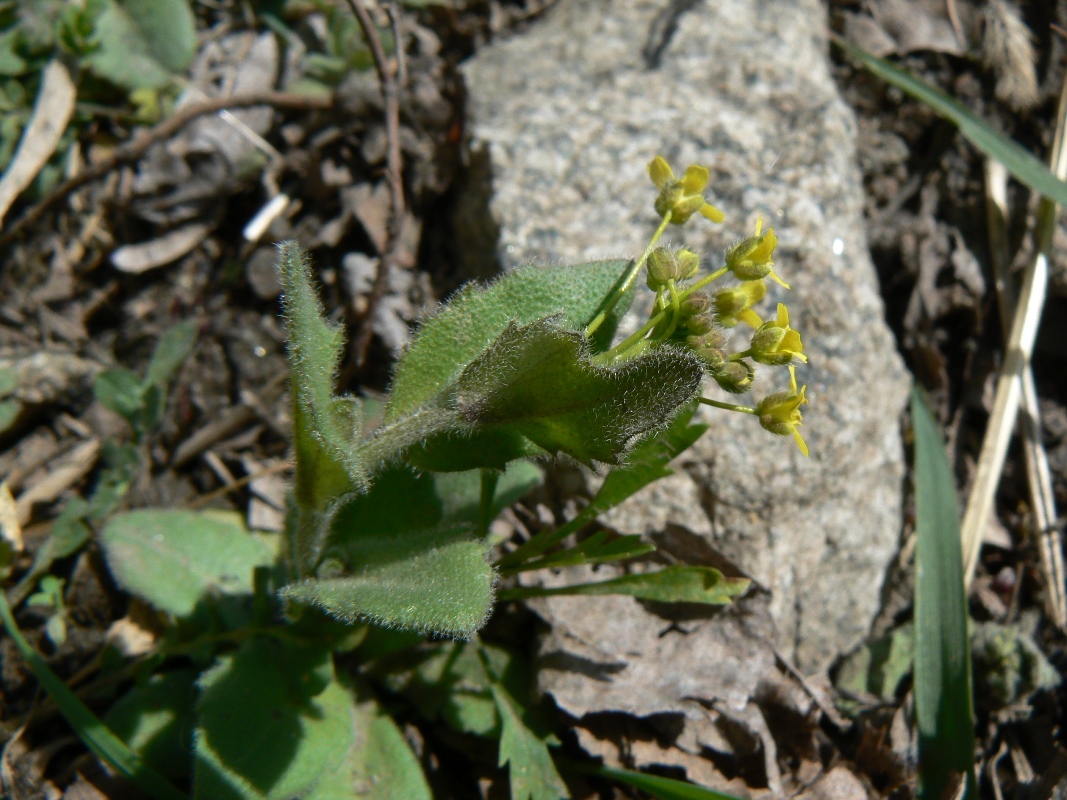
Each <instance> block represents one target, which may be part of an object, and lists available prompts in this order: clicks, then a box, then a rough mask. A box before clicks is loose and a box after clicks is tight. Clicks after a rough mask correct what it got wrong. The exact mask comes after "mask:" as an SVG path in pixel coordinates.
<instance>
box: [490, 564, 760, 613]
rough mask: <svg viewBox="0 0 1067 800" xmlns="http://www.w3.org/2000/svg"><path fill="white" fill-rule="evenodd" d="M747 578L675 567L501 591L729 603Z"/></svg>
mask: <svg viewBox="0 0 1067 800" xmlns="http://www.w3.org/2000/svg"><path fill="white" fill-rule="evenodd" d="M748 584H749V581H748V580H747V579H745V578H727V577H725V576H724V575H723V574H722V573H721V572H719V571H718V570H717V569H715V568H714V567H691V566H679V565H676V566H671V567H664V568H663V569H661V570H656V571H655V572H642V573H638V574H635V575H623V576H621V577H618V578H612V579H611V580H607V581H600V582H598V583H578V584H575V585H573V586H559V587H556V588H551V589H549V588H545V587H540V586H524V587H520V588H517V589H509V590H508V591H506V592H501V593H500V597H501V599H504V600H521V599H524V598H527V597H551V596H554V595H563V594H568V595H575V594H580V595H604V594H626V595H630V596H631V597H636V598H637V599H639V600H654V601H656V602H659V603H709V604H711V605H725V604H726V603H729V602H731V601H732V600H733V599H734V598H735V597H737V596H738V595H740V594H743V593H744V592H745V590H746V589H748Z"/></svg>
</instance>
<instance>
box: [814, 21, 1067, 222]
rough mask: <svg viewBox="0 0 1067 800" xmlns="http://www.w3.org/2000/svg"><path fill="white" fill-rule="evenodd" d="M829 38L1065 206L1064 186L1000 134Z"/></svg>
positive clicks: (934, 92)
mask: <svg viewBox="0 0 1067 800" xmlns="http://www.w3.org/2000/svg"><path fill="white" fill-rule="evenodd" d="M833 38H834V42H835V43H836V44H837V46H838V47H840V48H841V49H842V50H844V51H845V52H846V53H848V54H849V55H850V56H852V57H853V58H854V59H856V60H857V61H859V62H860V63H861V64H863V66H865V67H866V68H867V69H869V70H870V71H871V72H873V73H874V74H875V75H877V76H878V77H879V78H881V79H882V80H884V81H886V82H887V83H891V84H893V85H894V86H896V87H897V88H898V89H900V90H902V91H904V92H907V93H908V94H910V95H911V96H912V97H914V98H915V99H916V100H921V101H922V102H924V103H926V104H927V105H928V106H930V107H931V108H932V109H934V111H936V112H937V113H938V114H940V115H941V116H943V117H944V118H945V119H947V120H949V121H950V122H952V123H954V124H955V125H956V126H957V127H958V128H959V129H960V133H962V134H963V135H964V136H965V137H967V139H968V140H969V141H970V143H971V144H973V145H974V146H975V147H977V148H978V149H979V150H981V151H982V152H983V153H985V154H986V155H987V156H989V157H990V158H994V159H996V160H997V161H999V162H1000V163H1001V164H1003V165H1004V167H1005V168H1006V169H1007V170H1008V172H1010V173H1011V174H1012V175H1014V176H1015V177H1016V178H1018V179H1019V181H1021V182H1022V183H1024V184H1026V185H1027V186H1029V187H1030V188H1031V189H1033V190H1034V191H1035V192H1039V193H1040V194H1043V195H1045V196H1046V197H1049V198H1051V199H1052V200H1055V201H1056V202H1057V203H1059V204H1060V205H1067V183H1065V182H1064V181H1061V180H1060V179H1059V178H1057V177H1056V176H1055V175H1053V174H1052V173H1051V172H1049V169H1048V167H1047V166H1045V165H1044V164H1042V163H1041V161H1039V160H1038V159H1037V158H1035V157H1034V155H1033V154H1031V153H1029V152H1027V151H1026V150H1024V149H1023V148H1022V147H1021V146H1019V145H1018V144H1017V143H1015V142H1014V141H1012V140H1011V139H1009V138H1008V137H1007V136H1005V135H1004V134H1002V133H998V132H997V131H995V130H993V129H992V128H991V127H990V126H989V125H988V124H986V123H985V122H983V121H982V120H980V119H979V118H978V117H976V116H974V115H973V114H972V113H971V112H970V111H968V110H967V109H966V108H964V107H963V106H962V105H960V103H958V102H956V101H955V100H953V99H952V98H951V97H949V96H948V95H946V94H945V93H944V92H942V91H941V90H940V89H937V88H935V87H933V86H931V85H930V84H928V83H925V82H924V81H921V80H919V79H918V78H916V77H915V76H914V75H911V74H909V73H908V72H905V71H904V70H902V69H900V68H899V67H897V66H894V65H893V64H891V63H889V62H888V61H884V60H883V59H881V58H878V57H876V56H872V55H871V54H870V53H867V52H865V51H863V50H861V49H860V48H858V47H856V46H855V45H852V44H849V43H848V42H846V41H845V40H844V39H842V38H841V37H839V36H835V37H833Z"/></svg>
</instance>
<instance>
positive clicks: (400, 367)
mask: <svg viewBox="0 0 1067 800" xmlns="http://www.w3.org/2000/svg"><path fill="white" fill-rule="evenodd" d="M626 266H627V262H626V261H594V262H591V263H588V264H576V265H574V266H567V267H534V266H530V267H521V268H519V269H516V270H514V271H512V272H509V273H508V274H507V275H504V276H503V277H502V278H500V279H499V280H497V281H496V282H495V283H492V284H490V285H489V286H487V287H480V286H475V285H473V284H472V285H470V286H467V287H465V288H463V289H462V290H460V291H459V292H458V293H457V294H456V295H455V296H454V297H453V298H452V299H450V300H449V302H448V304H447V305H446V306H445V307H444V308H443V309H442V310H441V311H440V312H439V313H438V314H437V315H436V316H434V317H431V318H430V319H429V320H427V321H426V322H425V323H423V325H422V327H421V329H420V330H419V333H418V335H417V336H416V337H415V340H414V341H413V342H412V343H411V346H410V347H409V348H408V349H407V351H405V352H404V354H403V355H402V356H401V357H400V359H399V361H398V362H397V365H396V373H395V375H394V377H393V386H392V390H391V394H390V398H389V406H388V409H387V411H386V421H391V420H395V419H399V418H400V417H401V416H403V415H405V414H408V413H410V412H411V411H413V410H415V409H416V408H418V407H420V406H422V405H423V404H425V403H427V402H429V401H431V400H432V399H433V398H435V397H436V396H437V395H439V394H440V393H441V392H443V391H444V390H446V389H447V388H448V387H449V386H450V385H451V384H453V383H454V382H455V381H456V379H457V378H458V377H459V375H460V373H462V372H463V370H464V369H465V368H466V367H467V365H468V364H470V363H471V362H472V361H473V360H474V359H476V358H477V357H478V356H479V355H481V353H482V352H483V351H484V350H485V349H486V348H487V347H489V346H490V345H491V344H493V342H495V341H496V340H497V339H498V337H499V336H500V335H501V334H502V333H503V332H504V330H505V329H506V328H507V327H508V325H509V324H511V323H512V322H514V323H517V324H519V325H525V324H528V323H530V322H534V321H535V320H538V319H541V318H543V317H548V316H552V315H555V314H561V315H562V318H561V320H560V324H561V326H562V327H565V328H570V329H574V330H577V329H580V328H583V327H584V326H585V324H586V323H587V322H588V321H589V320H590V319H591V318H592V317H593V315H594V314H595V313H596V311H597V309H598V308H599V306H600V304H601V302H602V301H603V299H604V297H605V296H607V294H608V293H609V292H610V291H611V289H612V288H613V287H614V286H615V285H616V283H618V281H619V279H620V277H621V276H622V274H623V272H624V271H625V269H626ZM631 299H632V293H630V294H628V295H627V296H626V297H624V299H623V300H622V301H621V302H620V303H619V305H618V306H617V307H616V308H615V310H614V311H613V312H612V316H611V317H610V318H609V320H608V322H607V323H605V325H604V326H603V328H605V329H607V330H606V331H605V334H606V336H607V337H608V339H610V336H611V334H612V333H613V332H614V330H615V327H616V326H617V325H618V320H619V319H621V317H622V314H623V313H624V312H625V311H626V307H628V306H629V302H630V300H631ZM597 333H598V336H599V335H600V333H601V332H600V331H598V332H597ZM608 339H604V340H601V339H598V340H597V341H595V342H593V347H594V348H595V349H597V350H598V351H599V350H601V349H604V347H605V346H606V344H607V341H608Z"/></svg>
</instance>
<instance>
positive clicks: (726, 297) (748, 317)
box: [715, 281, 767, 328]
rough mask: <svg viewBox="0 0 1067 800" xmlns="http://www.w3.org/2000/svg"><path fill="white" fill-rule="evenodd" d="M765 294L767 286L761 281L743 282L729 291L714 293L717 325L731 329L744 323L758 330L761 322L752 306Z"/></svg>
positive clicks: (722, 290) (723, 290)
mask: <svg viewBox="0 0 1067 800" xmlns="http://www.w3.org/2000/svg"><path fill="white" fill-rule="evenodd" d="M765 294H767V286H766V285H765V284H764V283H763V281H745V282H744V283H742V284H740V285H738V286H734V287H733V288H731V289H721V290H720V291H718V292H716V293H715V311H716V315H717V318H718V320H719V324H720V325H722V326H723V327H724V328H732V327H734V326H735V325H737V323H738V322H746V323H748V324H749V325H751V326H752V327H753V328H758V327H759V326H760V325H762V324H763V320H762V319H760V318H759V314H757V313H756V312H755V311H753V310H752V306H754V305H755V304H756V303H758V302H759V301H760V300H762V299H763V296H764V295H765Z"/></svg>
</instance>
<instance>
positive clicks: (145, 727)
mask: <svg viewBox="0 0 1067 800" xmlns="http://www.w3.org/2000/svg"><path fill="white" fill-rule="evenodd" d="M199 676H200V673H199V672H198V671H197V670H195V669H177V670H172V671H170V672H165V673H163V674H161V675H153V676H151V677H150V678H149V679H148V680H147V681H145V682H144V683H140V684H137V685H135V686H134V687H133V688H132V689H130V690H129V691H128V692H126V694H124V695H123V696H122V697H121V698H119V700H118V702H116V703H115V705H113V706H112V707H111V709H110V710H109V711H108V712H107V716H106V717H105V718H104V722H105V723H107V725H108V727H110V728H111V730H113V731H114V732H115V734H116V735H117V736H118V737H119V738H121V739H122V740H123V741H124V742H126V744H128V745H129V746H130V748H131V749H132V750H134V751H135V752H137V753H139V754H140V756H141V758H143V759H144V761H145V763H146V764H148V765H149V766H151V767H152V768H153V769H154V770H156V771H157V772H158V773H159V774H160V775H163V776H164V777H166V778H170V779H172V780H174V779H178V778H184V777H185V776H187V775H188V774H189V771H190V769H191V767H192V760H191V758H190V752H189V751H190V745H191V743H192V741H193V729H194V726H195V721H196V720H195V717H194V715H193V706H194V704H195V703H196V695H197V688H196V681H197V678H198V677H199Z"/></svg>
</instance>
